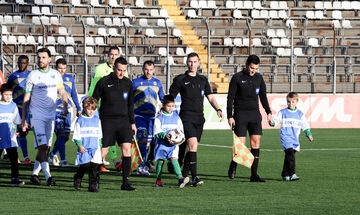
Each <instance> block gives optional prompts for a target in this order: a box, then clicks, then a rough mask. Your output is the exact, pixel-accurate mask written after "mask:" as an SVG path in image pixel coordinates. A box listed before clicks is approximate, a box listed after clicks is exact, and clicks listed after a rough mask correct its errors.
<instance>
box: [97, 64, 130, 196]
mask: <svg viewBox="0 0 360 215" xmlns="http://www.w3.org/2000/svg"><path fill="white" fill-rule="evenodd" d="M126 70H127V61H126V59H125V58H123V57H119V58H117V59H116V60H115V63H114V72H112V73H110V75H108V76H105V77H103V78H102V79H100V80H99V82H98V83H97V84H96V87H95V90H94V93H93V97H94V98H96V99H97V100H99V98H101V106H100V119H101V126H102V132H103V141H102V144H103V145H102V150H101V153H102V156H103V158H104V157H105V156H106V154H107V152H108V150H109V146H113V145H115V141H116V142H117V143H118V144H119V146H120V147H121V151H122V154H123V157H124V159H123V184H122V185H121V190H129V191H132V190H135V188H133V187H131V186H130V184H129V183H128V178H129V175H130V168H131V143H132V137H133V135H135V134H136V126H135V118H134V103H133V101H134V96H133V89H132V82H131V80H130V79H128V78H127V77H125V73H126Z"/></svg>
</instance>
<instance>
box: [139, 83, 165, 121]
mask: <svg viewBox="0 0 360 215" xmlns="http://www.w3.org/2000/svg"><path fill="white" fill-rule="evenodd" d="M133 91H134V113H135V115H142V116H144V115H146V116H149V117H155V114H156V108H157V101H158V100H160V101H162V100H163V98H164V89H163V86H162V84H161V82H160V80H159V79H156V78H154V77H152V78H151V79H150V80H147V79H146V78H145V76H141V77H140V78H136V79H134V80H133Z"/></svg>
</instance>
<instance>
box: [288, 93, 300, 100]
mask: <svg viewBox="0 0 360 215" xmlns="http://www.w3.org/2000/svg"><path fill="white" fill-rule="evenodd" d="M294 98H296V99H299V95H298V94H297V93H295V92H290V93H288V94H287V96H286V100H289V99H294Z"/></svg>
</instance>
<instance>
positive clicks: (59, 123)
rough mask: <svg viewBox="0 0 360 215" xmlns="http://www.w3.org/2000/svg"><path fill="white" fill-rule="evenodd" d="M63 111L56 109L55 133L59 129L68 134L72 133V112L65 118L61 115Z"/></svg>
mask: <svg viewBox="0 0 360 215" xmlns="http://www.w3.org/2000/svg"><path fill="white" fill-rule="evenodd" d="M60 113H61V111H56V117H55V130H54V131H55V133H57V132H59V131H64V132H65V133H66V134H70V131H71V112H69V114H68V115H67V117H66V118H63V117H62V116H61V115H60Z"/></svg>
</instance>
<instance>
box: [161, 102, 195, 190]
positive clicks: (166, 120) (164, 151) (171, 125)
mask: <svg viewBox="0 0 360 215" xmlns="http://www.w3.org/2000/svg"><path fill="white" fill-rule="evenodd" d="M174 105H175V101H174V97H173V96H171V95H166V96H164V101H163V107H162V111H161V113H160V114H159V115H158V116H157V117H156V118H155V123H154V135H155V139H156V146H155V160H156V161H157V165H156V182H155V186H156V187H163V184H162V181H161V173H162V168H163V165H164V160H167V159H170V162H171V164H172V165H173V167H174V172H175V174H176V177H177V179H178V180H179V187H180V188H183V187H184V186H185V185H186V184H187V183H189V177H186V178H185V177H183V176H182V174H181V169H180V165H179V162H178V154H179V146H178V145H173V144H171V140H170V136H169V135H168V133H169V132H170V131H172V130H174V129H178V130H181V131H183V130H184V128H183V124H182V122H181V119H180V117H179V115H178V114H177V113H176V112H173V110H174ZM178 144H180V143H178Z"/></svg>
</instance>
